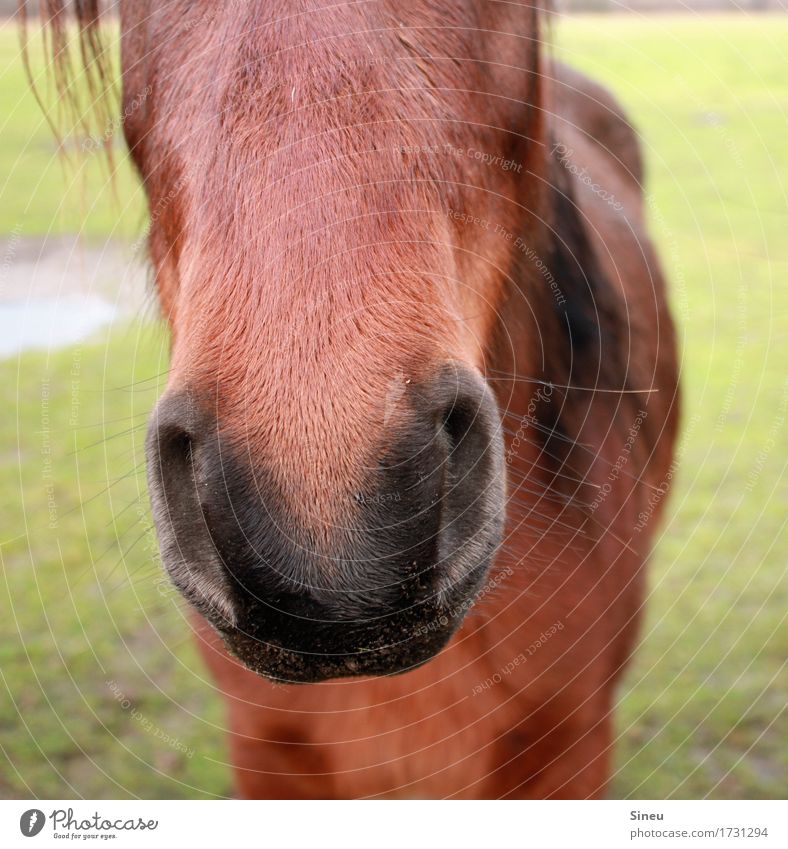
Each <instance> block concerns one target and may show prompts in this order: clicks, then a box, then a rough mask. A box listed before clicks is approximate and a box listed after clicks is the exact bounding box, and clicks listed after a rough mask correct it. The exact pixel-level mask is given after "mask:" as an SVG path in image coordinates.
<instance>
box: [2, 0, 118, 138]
mask: <svg viewBox="0 0 788 849" xmlns="http://www.w3.org/2000/svg"><path fill="white" fill-rule="evenodd" d="M118 2H119V0H113V2H112V3H110V4H107V3H104V2H102V0H38V3H36V4H31V3H30V0H19V2H18V4H17V17H18V21H19V35H20V42H21V53H22V62H23V65H24V68H25V73H26V75H27V79H28V82H29V84H30V88H31V90H32V92H33V94H34V96H35V97H36V100H37V101H38V103H39V106H40V107H41V110H42V112H43V113H44V115H45V117H46V118H47V120H48V122H49V124H50V126H51V127H52V130H53V132H54V134H55V135H56V137H57V138H58V139H59V140H60V138H61V136H62V129H63V127H64V126H67V125H70V126H74V127H79V128H80V129H81V130H83V131H84V132H85V133H86V134H89V133H90V129H91V126H92V125H93V124H94V123H98V124H99V125H102V126H108V125H109V124H110V122H111V120H112V117H113V112H114V111H115V105H114V102H116V98H113V97H112V95H114V94H116V91H115V84H114V76H113V65H112V58H111V56H112V54H111V51H110V49H109V48H108V45H107V40H106V34H105V32H104V29H103V27H102V26H101V19H102V18H103V17H104V16H105V15H106V14H108V13H109V12H110V11H111V9H114V8H116V7H117V6H118ZM32 5H36V6H37V7H38V16H37V17H38V18H39V21H40V28H41V37H42V40H43V46H44V54H45V56H46V60H47V61H46V73H45V76H46V78H47V79H49V80H51V81H52V83H53V85H54V91H55V93H56V96H57V107H56V109H57V112H56V114H55V116H54V117H53V115H52V114H51V112H50V110H49V109H48V108H47V105H46V104H45V102H44V98H43V97H42V95H41V90H40V86H39V84H38V82H37V80H36V77H35V75H34V73H33V70H32V67H31V64H30V22H31V15H30V7H31V6H32ZM74 29H75V30H76V32H73V30H74ZM109 144H111V138H110V139H104V147H105V148H106V149H107V150H109Z"/></svg>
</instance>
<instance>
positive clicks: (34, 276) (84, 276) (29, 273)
mask: <svg viewBox="0 0 788 849" xmlns="http://www.w3.org/2000/svg"><path fill="white" fill-rule="evenodd" d="M0 257H2V262H0V358H5V357H13V356H16V355H18V354H19V353H20V352H22V351H28V350H39V351H40V350H43V351H46V350H54V349H57V348H61V347H65V346H67V345H73V344H75V343H77V342H79V341H80V340H82V339H85V338H86V337H89V336H92V335H94V334H95V333H96V332H98V331H99V330H101V328H102V327H105V326H106V325H108V324H111V323H112V322H113V321H114V320H116V319H121V318H123V317H127V318H132V317H134V316H135V315H140V312H141V310H142V306H143V303H144V301H145V290H146V287H145V279H146V268H145V266H144V264H143V263H141V262H140V261H139V257H136V256H134V255H132V254H131V253H130V249H129V246H128V245H125V244H121V243H114V242H107V243H106V244H102V245H89V244H85V243H84V242H82V241H81V240H80V239H79V238H78V237H76V236H59V237H53V238H48V239H35V238H24V237H22V238H20V237H18V236H13V235H12V236H10V237H9V238H8V240H7V241H5V242H3V241H0Z"/></svg>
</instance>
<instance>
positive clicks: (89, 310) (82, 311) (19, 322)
mask: <svg viewBox="0 0 788 849" xmlns="http://www.w3.org/2000/svg"><path fill="white" fill-rule="evenodd" d="M116 315H117V311H116V310H115V307H114V306H113V305H112V304H110V303H109V302H108V301H105V300H104V299H103V298H99V297H97V296H95V295H66V296H64V297H62V298H36V299H35V300H29V301H2V302H0V357H11V356H15V355H17V354H19V353H20V352H21V351H29V350H45V351H46V350H51V349H54V348H62V347H64V346H66V345H73V344H74V343H75V342H79V341H80V340H81V339H84V338H85V337H87V336H91V335H92V334H93V333H95V332H96V331H98V330H100V329H101V328H102V327H104V326H105V325H107V324H109V323H110V322H111V321H112V320H113V319H114V318H115V317H116Z"/></svg>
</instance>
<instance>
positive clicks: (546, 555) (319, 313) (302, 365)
mask: <svg viewBox="0 0 788 849" xmlns="http://www.w3.org/2000/svg"><path fill="white" fill-rule="evenodd" d="M50 5H52V4H50ZM82 5H85V4H79V6H80V8H81V7H82ZM322 5H323V4H320V3H318V4H310V9H311V11H310V12H309V13H308V14H301V13H302V11H303V9H305V8H306V6H305V5H304V6H303V8H302V4H300V3H296V2H284V0H279V2H270V0H269V2H265V3H262V2H256V0H249V2H246V3H243V4H237V3H231V4H227V9H226V10H225V11H224V12H223V11H221V9H220V10H216V9H215V8H214V7H213V5H212V4H207V3H199V2H185V1H184V0H174V2H169V3H161V4H159V3H149V2H144V0H140V2H135V3H122V4H121V12H122V25H123V43H122V53H123V57H122V59H123V69H124V71H123V84H124V99H125V102H126V103H130V102H131V101H132V100H133V99H134V98H135V97H138V96H139V94H140V92H142V91H143V90H144V89H145V88H146V86H151V87H152V92H153V93H152V95H151V96H150V97H148V98H146V99H145V100H144V105H143V107H142V108H139V109H136V110H134V111H133V112H131V113H130V114H129V116H128V118H127V120H126V124H125V133H126V138H127V140H128V143H129V146H130V148H131V150H132V154H133V156H134V160H135V162H136V163H137V166H138V168H139V172H140V175H141V177H142V179H143V181H144V184H145V189H146V192H147V195H148V199H149V203H150V207H151V210H156V211H157V214H156V216H155V220H154V222H153V227H152V230H151V255H152V258H153V262H154V265H155V269H156V274H157V285H158V290H159V295H160V299H161V304H162V308H163V311H164V314H165V315H166V316H167V319H168V321H169V322H170V325H171V327H172V332H173V343H172V345H173V347H172V371H171V375H170V387H177V388H180V389H182V388H189V387H193V388H195V389H199V391H200V392H201V393H202V395H203V396H205V395H206V393H207V394H208V395H209V396H210V397H211V399H212V402H213V404H214V405H215V409H216V411H217V414H218V417H219V421H220V423H221V428H222V431H223V433H224V434H225V436H226V437H227V438H228V439H231V440H232V441H233V442H234V443H235V444H237V445H241V446H243V450H244V451H245V452H247V453H248V454H249V456H251V457H252V458H253V459H254V461H255V462H258V463H264V464H265V465H266V467H267V468H269V469H271V470H272V474H273V475H274V477H275V483H276V484H277V486H278V489H279V491H281V492H282V493H283V494H284V495H283V497H284V498H285V499H286V500H287V504H286V505H285V508H284V509H285V510H286V512H287V514H288V515H289V516H290V517H291V520H292V522H293V523H294V524H298V525H299V526H300V527H307V528H309V529H310V530H311V532H312V534H313V538H314V539H315V540H317V543H316V544H319V545H321V546H323V547H325V548H326V549H329V550H330V548H331V545H332V539H333V538H334V535H335V534H336V533H338V530H337V529H338V528H341V526H342V525H343V523H344V522H345V520H346V519H347V516H348V511H349V510H351V509H352V507H351V502H352V499H351V497H350V496H351V494H352V492H353V491H354V489H355V487H357V485H358V482H359V480H360V479H361V476H362V473H363V471H364V469H365V468H366V467H368V466H369V465H370V464H371V463H372V462H374V458H375V457H376V456H377V454H378V453H379V451H380V447H381V443H382V442H383V441H385V438H386V425H387V423H388V422H389V421H390V419H391V417H392V416H393V417H394V418H395V419H396V417H397V415H398V409H399V408H398V403H399V401H398V399H399V398H400V397H401V395H402V394H403V393H407V391H408V390H407V386H408V385H409V384H408V383H407V382H406V381H410V380H414V381H416V380H418V379H419V378H420V377H423V376H425V375H428V374H430V373H431V372H432V371H434V370H435V369H436V368H437V367H438V366H439V365H440V364H441V363H444V362H446V361H451V360H459V361H461V362H463V363H465V364H467V365H469V366H471V367H473V368H477V369H479V370H481V371H482V372H483V373H484V374H485V375H486V376H487V378H488V380H489V382H490V383H491V385H493V386H494V388H495V390H496V393H497V397H498V402H499V406H500V409H501V411H502V412H503V414H504V425H505V427H506V428H507V434H508V435H507V465H508V471H509V492H510V495H509V503H508V509H507V529H506V538H505V544H504V546H503V548H502V549H501V552H500V554H499V556H498V559H497V563H496V567H495V569H494V570H493V572H492V573H491V575H490V578H489V581H488V587H487V589H486V590H485V592H484V593H483V598H481V599H480V600H479V602H478V603H477V604H476V605H475V607H474V608H473V609H472V610H471V612H470V614H469V615H468V617H467V619H466V621H465V624H464V625H463V627H462V629H461V630H460V632H459V633H458V634H457V635H456V636H455V638H454V639H453V640H452V642H451V644H450V645H449V647H448V648H447V649H446V650H445V651H443V652H442V653H441V654H440V655H439V656H438V657H437V658H435V659H434V660H433V661H432V662H430V663H429V664H427V665H426V666H423V667H421V668H419V669H417V670H415V671H412V672H410V673H408V674H407V675H403V676H399V677H392V678H378V679H353V680H342V681H336V682H330V683H325V684H313V685H308V686H303V687H293V686H283V685H275V684H272V683H269V682H267V681H266V680H264V679H262V678H260V677H258V676H256V675H255V674H253V673H252V672H250V671H248V670H247V669H245V668H244V667H243V666H242V665H241V664H240V663H239V662H238V661H236V660H234V659H233V658H231V657H230V656H229V655H228V654H227V652H226V650H225V649H224V648H223V646H222V643H221V641H220V640H219V639H218V637H217V636H216V634H215V633H214V632H213V630H212V629H211V628H209V627H208V626H207V624H206V623H205V622H204V621H203V620H201V619H200V618H196V619H195V631H196V634H197V638H198V640H199V644H200V647H201V650H202V653H203V655H204V657H205V659H206V662H207V664H208V666H209V667H210V669H211V670H212V672H213V674H214V676H215V678H216V681H217V686H218V687H219V689H220V691H221V692H222V694H223V696H224V698H225V699H226V700H227V705H228V710H229V718H230V726H231V734H230V745H231V750H232V759H233V763H234V766H235V769H236V775H237V781H238V790H239V792H240V793H241V794H242V795H244V796H247V797H267V798H292V797H296V798H301V797H304V798H306V797H332V798H340V797H342V798H347V797H362V796H400V797H416V796H418V797H457V798H469V797H504V796H509V797H529V798H546V797H553V798H558V797H573V798H585V797H595V796H599V795H601V794H603V793H604V790H605V785H606V781H607V777H608V774H609V761H610V746H611V740H612V729H611V722H612V714H611V711H612V708H613V699H614V685H615V682H616V680H617V679H618V677H619V675H620V672H621V669H622V667H623V665H624V664H625V662H626V660H627V658H628V656H629V654H630V652H631V650H632V647H633V645H634V641H635V637H636V632H637V622H638V618H639V614H640V609H641V605H642V600H643V580H644V565H645V563H646V561H647V558H648V554H649V548H650V539H651V535H652V533H653V527H654V522H653V520H652V521H651V522H649V523H648V524H647V525H646V526H645V527H644V528H643V529H641V530H638V528H637V525H638V516H639V513H641V511H643V510H644V509H645V507H646V505H647V503H648V499H649V496H653V495H654V494H655V493H656V494H657V498H656V501H657V502H658V503H659V507H658V508H657V511H656V512H658V510H659V509H661V507H662V504H664V499H663V495H664V491H663V490H664V489H665V486H666V485H665V484H664V481H665V479H666V474H667V472H668V469H669V466H670V463H671V457H672V450H673V444H674V438H675V433H676V422H677V403H676V393H677V373H676V355H675V342H674V335H673V327H672V323H671V319H670V315H669V312H668V309H667V305H666V294H665V287H664V283H663V279H662V276H661V273H660V270H659V265H658V262H657V260H656V258H655V255H654V251H653V248H652V246H651V243H650V240H649V238H648V235H647V233H646V231H645V223H644V210H643V199H642V195H641V187H640V186H641V182H642V165H641V161H640V153H639V149H638V146H637V142H636V139H635V136H634V134H633V132H632V130H631V128H630V127H629V125H628V123H627V121H626V119H625V117H624V116H623V113H622V112H621V110H620V108H619V107H618V106H617V104H615V102H614V101H613V100H612V98H611V97H610V96H609V95H608V94H607V93H606V92H604V90H602V89H601V88H600V87H598V86H596V85H595V84H593V83H591V82H590V81H588V80H586V79H585V78H584V77H582V76H581V75H579V74H577V73H575V72H572V71H569V70H568V69H564V68H561V67H557V66H555V65H554V64H553V63H552V62H551V61H550V60H549V58H548V56H547V53H546V52H545V51H544V50H543V49H542V47H541V44H542V40H543V39H542V36H543V33H542V32H541V23H540V21H541V16H540V14H539V13H538V12H537V11H534V10H533V9H531V8H523V7H518V6H516V5H514V4H479V5H478V6H477V4H471V3H454V2H452V3H448V2H447V3H443V2H435V3H426V2H424V3H422V2H413V3H410V4H402V3H389V2H381V3H375V4H350V5H347V6H344V5H340V6H334V5H332V6H331V7H330V8H326V9H321V8H320V7H321V6H322ZM90 6H91V4H86V7H87V10H88V11H87V12H85V14H86V15H88V14H89V12H90ZM313 6H316V7H317V8H313ZM507 33H511V35H507ZM434 145H437V146H439V147H440V149H441V151H442V152H439V153H432V152H427V153H424V152H414V150H415V148H417V147H418V148H421V149H422V151H423V149H424V148H425V147H426V148H430V147H432V146H434ZM446 145H448V146H450V147H449V148H446V147H445V146H446ZM556 145H563V148H562V149H567V150H571V151H572V155H571V161H568V164H572V165H575V166H576V168H573V169H571V170H570V168H569V167H568V164H567V163H564V164H562V163H561V162H559V161H558V158H557V157H556V155H555V154H554V152H553V151H554V150H555V148H556ZM449 149H450V150H451V151H452V152H449V153H447V152H446V150H449ZM460 150H461V151H462V152H460V153H458V152H457V151H460ZM469 150H477V151H483V152H486V153H488V154H490V155H491V156H493V155H495V156H500V157H501V158H502V160H512V161H514V162H515V163H518V164H519V165H520V166H521V167H520V168H519V169H516V168H515V169H510V170H504V168H502V167H500V166H498V165H494V164H484V163H483V162H481V161H480V160H478V159H476V158H474V157H473V155H469V154H468V151H469ZM582 169H586V170H585V173H586V174H588V175H590V176H591V178H592V180H591V186H596V187H598V188H599V187H601V188H602V189H603V190H604V193H605V198H607V199H603V197H602V196H601V190H597V189H594V188H592V187H591V186H589V184H588V182H587V181H584V180H583V179H580V178H578V177H577V173H578V172H579V171H580V170H582ZM173 191H174V194H173ZM610 198H613V201H612V202H611V200H610ZM616 205H618V206H616ZM618 207H620V208H618ZM468 217H475V218H476V219H477V223H475V224H474V223H471V222H469V220H468ZM478 222H482V223H478ZM484 222H486V224H485V223H484ZM518 237H520V238H521V239H522V240H523V244H525V246H526V247H527V248H529V249H531V251H532V254H529V255H525V253H524V251H523V250H520V248H519V247H518V245H517V243H516V240H517V238H518ZM540 263H541V265H540ZM573 263H574V264H575V265H573ZM543 267H547V268H548V269H551V270H552V271H553V273H554V277H555V282H556V284H557V287H558V294H556V291H554V290H551V288H550V287H549V286H548V279H547V277H546V276H545V274H544V273H543V271H542V268H543ZM561 299H563V303H560V301H561ZM546 386H549V387H550V391H549V392H548V394H547V396H546V395H545V392H544V391H543V392H542V394H541V395H540V389H541V390H545V387H546ZM641 410H642V411H645V412H646V415H645V416H644V417H643V416H641V419H642V420H641V421H640V424H639V425H638V414H639V411H641ZM633 427H634V428H636V438H635V439H634V441H633V443H632V445H631V446H630V451H629V453H628V455H627V460H626V463H625V464H624V465H623V466H622V467H620V468H619V470H618V473H617V474H615V475H614V476H613V477H611V475H613V474H614V473H613V470H614V469H615V468H616V463H617V461H618V458H619V457H620V455H621V454H622V450H623V448H624V446H625V444H626V440H627V437H628V434H629V432H630V429H631V428H633ZM608 484H609V485H610V490H609V492H607V493H606V496H605V497H604V498H603V499H602V500H601V501H599V502H598V503H595V499H597V497H598V494H599V493H600V492H602V491H604V490H603V487H605V486H606V485H608Z"/></svg>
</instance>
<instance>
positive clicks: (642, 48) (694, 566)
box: [0, 16, 788, 798]
mask: <svg viewBox="0 0 788 849" xmlns="http://www.w3.org/2000/svg"><path fill="white" fill-rule="evenodd" d="M554 41H555V44H556V50H557V52H559V53H560V54H561V55H563V56H564V57H565V58H567V59H568V60H569V61H571V62H573V63H574V64H576V65H578V66H580V67H581V68H583V69H585V70H587V71H589V72H591V73H592V74H593V75H594V76H595V77H597V78H599V79H601V80H604V81H606V82H607V83H609V84H610V86H612V88H613V89H614V90H615V91H616V93H617V94H618V95H619V97H620V99H621V100H622V101H623V102H624V103H625V104H626V106H627V107H628V108H629V110H630V112H631V113H632V115H633V116H634V119H635V122H636V124H637V126H638V128H639V129H640V131H641V134H642V136H643V140H644V145H645V150H646V155H647V160H648V166H649V181H648V184H649V208H650V214H651V218H652V224H653V230H654V233H655V236H656V238H657V240H658V242H659V244H660V247H661V249H662V253H663V257H664V260H665V265H666V269H667V272H668V274H669V276H670V278H671V279H672V281H673V286H674V289H673V302H674V306H675V311H676V317H677V320H678V322H679V327H680V332H681V337H682V345H683V356H682V371H683V382H684V394H685V399H686V413H685V422H684V434H683V437H682V440H681V446H680V451H681V456H682V464H681V468H680V472H679V475H678V481H677V485H676V489H675V492H674V495H673V498H672V501H671V504H670V509H669V515H668V519H667V522H666V523H665V526H664V528H663V531H662V534H661V537H660V541H659V545H658V549H657V552H656V555H655V557H654V561H653V568H652V570H651V573H650V587H651V589H650V600H649V607H648V616H647V619H646V622H645V627H644V629H643V639H642V645H641V647H640V649H639V651H638V654H637V656H636V659H635V661H634V663H633V664H632V666H631V668H630V671H629V674H628V676H627V678H626V680H625V683H624V686H623V688H622V692H621V703H620V709H619V712H618V734H619V739H618V748H617V763H616V771H615V776H614V780H613V785H612V795H614V796H617V797H634V798H663V797H679V798H682V797H690V798H694V797H704V796H711V797H717V798H737V797H754V798H760V797H778V796H784V795H785V794H786V792H788V724H787V723H786V716H785V713H784V709H785V703H786V696H787V695H788V676H786V675H785V669H784V664H785V658H786V655H788V640H787V639H786V628H785V611H786V609H788V592H787V591H786V583H785V567H786V562H788V537H787V536H786V533H785V519H786V504H788V486H787V485H786V476H785V465H786V458H787V457H788V453H787V452H786V447H788V445H787V443H788V439H787V438H786V434H787V433H788V431H787V429H786V421H785V420H786V412H788V372H787V370H786V356H785V344H786V330H787V329H788V287H786V285H785V282H784V274H785V272H786V271H787V270H788V239H786V228H787V227H788V205H787V204H786V185H785V179H786V175H788V145H786V143H785V142H786V129H787V128H786V118H787V117H788V74H786V67H788V55H787V54H788V16H785V17H776V16H775V17H769V16H762V17H752V18H746V17H733V16H731V17H722V16H715V17H710V18H693V17H690V16H687V17H683V18H676V17H654V18H638V17H636V16H632V17H613V16H600V17H583V18H575V19H571V20H564V21H561V22H560V23H558V24H557V26H556V27H555V32H554ZM0 99H2V102H3V103H4V104H5V103H10V104H12V109H11V110H9V111H8V112H6V113H5V114H4V115H3V116H2V117H0V122H2V123H0V126H2V137H1V139H2V140H1V142H0V234H3V233H5V234H19V235H20V236H21V235H24V236H46V235H47V234H50V233H53V232H73V231H75V230H77V229H80V227H82V222H84V228H83V229H84V232H86V233H87V234H88V235H89V236H91V237H95V238H101V239H105V238H106V237H108V236H118V235H121V236H125V237H133V236H134V235H135V234H137V233H139V232H140V230H141V229H142V227H143V226H144V217H143V206H142V203H141V199H140V195H139V190H138V189H137V188H136V186H135V184H134V182H133V179H132V178H131V176H130V175H129V174H128V172H127V169H125V165H123V163H122V162H121V166H120V167H121V170H122V173H121V175H120V176H119V178H118V180H117V194H118V200H117V201H116V202H113V200H112V197H111V191H110V190H109V189H108V188H107V187H106V175H105V174H104V173H103V172H102V171H101V166H100V164H99V160H98V158H93V159H90V158H89V159H88V160H87V162H86V164H84V165H78V166H77V169H76V170H77V171H79V172H80V174H81V176H80V179H79V180H76V181H75V180H74V178H73V173H74V171H73V169H72V171H69V172H67V175H66V176H65V177H64V175H63V169H62V168H61V166H60V164H59V163H58V161H57V160H56V159H55V158H54V157H53V153H54V144H53V142H52V140H51V136H50V134H49V131H48V129H47V127H46V125H45V124H43V123H42V121H41V118H40V114H39V112H38V109H37V106H36V104H35V102H34V101H33V99H32V97H31V96H30V95H29V94H28V93H27V91H26V89H25V83H24V80H23V75H22V71H21V66H20V63H19V61H18V49H17V45H16V37H15V34H14V32H13V31H12V30H11V29H10V28H9V27H5V28H3V29H0ZM124 169H125V170H124ZM67 184H68V185H67ZM83 186H86V187H87V190H85V188H84V187H83ZM9 251H10V253H9V252H7V253H8V254H9V255H8V256H7V257H6V260H7V261H9V262H13V251H12V250H11V249H10V248H9ZM1 279H2V278H0V281H1ZM166 347H167V343H166V337H165V335H164V333H163V332H162V330H161V329H160V328H158V327H156V326H152V325H150V324H143V323H132V324H131V325H124V326H123V327H115V328H113V329H112V331H111V332H109V333H107V334H105V335H103V336H102V337H101V338H98V339H95V340H93V341H92V342H91V343H90V344H84V345H81V346H79V347H78V348H73V349H68V350H62V351H58V352H54V353H51V354H49V355H45V354H25V355H23V356H22V357H21V358H19V359H14V360H7V361H4V362H0V403H2V408H3V411H4V413H3V416H2V417H1V418H0V457H1V458H2V462H0V559H1V560H2V580H1V581H0V673H1V674H2V683H1V684H0V746H1V747H2V748H0V796H3V797H13V796H19V795H24V796H27V795H34V796H40V797H50V798H51V797H62V796H67V797H70V796H84V797H89V798H90V797H98V798H101V797H117V796H120V797H124V796H137V797H145V798H154V797H195V796H221V795H226V794H228V793H230V792H231V786H230V776H229V770H228V769H227V767H226V763H225V762H226V760H227V756H226V753H225V750H224V737H223V733H222V728H223V724H224V718H223V716H222V707H221V703H220V700H219V699H218V697H217V695H216V694H215V692H214V691H213V689H212V684H211V682H210V681H209V680H207V679H206V675H205V673H204V671H203V668H202V666H201V665H200V663H199V661H198V660H197V658H196V656H195V652H194V650H193V649H192V646H191V642H190V640H189V633H188V626H187V624H186V622H185V620H184V610H183V607H182V605H181V604H180V603H179V601H178V599H177V597H176V596H174V595H173V593H172V591H171V590H170V589H169V587H168V585H167V584H166V582H164V581H163V580H162V578H161V575H160V571H159V566H158V564H157V562H156V559H155V540H154V538H153V535H152V531H151V528H150V520H149V517H148V513H147V501H146V496H145V491H144V460H143V455H142V453H141V441H142V436H143V433H144V430H143V426H144V422H145V416H146V413H147V412H148V411H149V409H150V407H151V405H152V403H153V402H154V400H155V398H156V397H157V394H158V392H159V391H160V389H161V384H162V378H161V375H162V373H163V372H164V371H165V369H166V367H167V364H166ZM780 676H781V677H780Z"/></svg>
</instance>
